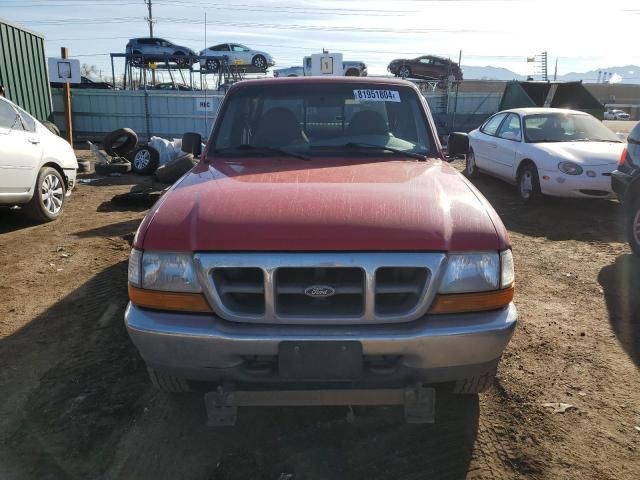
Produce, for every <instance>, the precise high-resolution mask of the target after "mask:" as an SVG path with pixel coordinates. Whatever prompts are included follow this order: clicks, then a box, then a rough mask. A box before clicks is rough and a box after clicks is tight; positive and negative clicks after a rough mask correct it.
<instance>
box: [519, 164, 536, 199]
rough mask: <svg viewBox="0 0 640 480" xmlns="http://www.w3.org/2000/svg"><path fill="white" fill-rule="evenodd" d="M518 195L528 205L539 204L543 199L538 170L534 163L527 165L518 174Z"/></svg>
mask: <svg viewBox="0 0 640 480" xmlns="http://www.w3.org/2000/svg"><path fill="white" fill-rule="evenodd" d="M518 194H519V195H520V199H521V200H522V202H523V203H525V204H527V205H531V204H534V203H537V202H539V201H540V199H541V197H542V193H541V192H540V178H539V177H538V169H537V168H536V166H535V165H534V164H533V163H528V164H526V165H525V166H524V167H522V168H521V169H520V171H519V172H518Z"/></svg>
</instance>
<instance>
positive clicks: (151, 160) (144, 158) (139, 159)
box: [131, 145, 160, 175]
mask: <svg viewBox="0 0 640 480" xmlns="http://www.w3.org/2000/svg"><path fill="white" fill-rule="evenodd" d="M159 162H160V153H159V152H158V150H156V149H155V148H153V147H150V146H149V145H145V146H142V147H138V148H137V149H135V150H134V151H133V154H132V155H131V170H132V171H133V173H137V174H138V175H151V174H152V173H154V172H155V171H156V170H157V168H158V163H159Z"/></svg>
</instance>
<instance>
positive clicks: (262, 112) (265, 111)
mask: <svg viewBox="0 0 640 480" xmlns="http://www.w3.org/2000/svg"><path fill="white" fill-rule="evenodd" d="M348 144H349V146H348V147H347V145H348ZM353 144H366V146H367V148H364V147H363V148H355V146H354V145H353ZM246 145H251V146H253V147H270V148H272V149H273V148H280V149H286V150H289V151H295V152H300V153H304V154H305V155H308V156H326V155H336V154H338V153H339V154H340V155H349V156H377V157H379V156H382V155H384V156H391V157H398V156H401V155H400V154H399V153H398V152H394V151H391V150H383V147H385V148H392V149H395V150H399V151H402V152H408V153H415V154H420V155H428V154H431V153H434V144H433V140H432V138H431V136H430V134H429V127H428V125H427V122H426V117H425V114H424V111H423V108H422V105H421V104H420V99H419V98H418V96H417V95H416V93H415V91H414V90H413V89H411V88H408V87H404V86H398V85H375V84H371V85H367V84H362V83H357V84H348V83H342V84H329V83H316V84H310V83H300V84H280V85H256V86H251V87H244V88H242V89H239V90H237V91H235V92H233V94H232V95H231V97H230V98H229V100H228V103H227V105H226V107H225V109H224V111H223V112H222V114H221V123H220V124H219V125H218V127H217V129H216V132H215V134H214V140H213V149H214V150H218V151H220V150H224V151H225V153H233V150H234V148H235V147H239V146H246ZM238 151H239V152H242V154H243V155H248V154H253V155H258V154H259V150H258V149H253V150H248V149H247V148H246V147H245V148H243V149H238ZM404 157H406V155H405V156H404Z"/></svg>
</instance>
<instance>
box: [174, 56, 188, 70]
mask: <svg viewBox="0 0 640 480" xmlns="http://www.w3.org/2000/svg"><path fill="white" fill-rule="evenodd" d="M174 55H175V59H174V60H175V61H176V63H177V64H178V66H179V67H186V66H187V65H188V64H189V59H187V58H185V56H184V55H185V54H184V52H175V53H174Z"/></svg>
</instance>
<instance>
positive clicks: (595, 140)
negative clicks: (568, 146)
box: [571, 138, 622, 143]
mask: <svg viewBox="0 0 640 480" xmlns="http://www.w3.org/2000/svg"><path fill="white" fill-rule="evenodd" d="M571 141H572V142H606V143H622V140H618V139H616V140H607V139H605V138H576V139H574V140H571Z"/></svg>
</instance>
